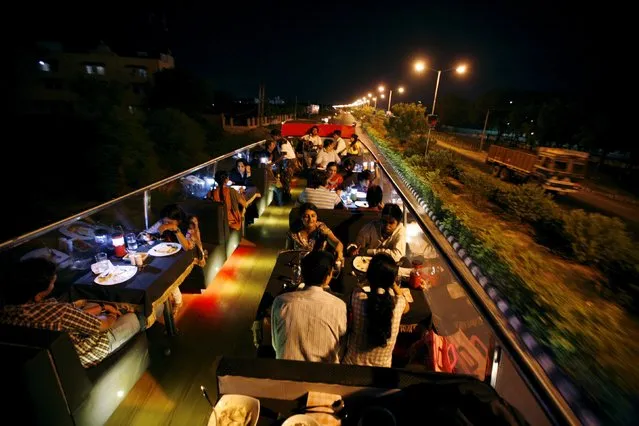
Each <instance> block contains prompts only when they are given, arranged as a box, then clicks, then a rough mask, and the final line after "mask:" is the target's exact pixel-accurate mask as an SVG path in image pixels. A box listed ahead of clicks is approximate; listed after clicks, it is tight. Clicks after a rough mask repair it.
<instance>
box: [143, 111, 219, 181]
mask: <svg viewBox="0 0 639 426" xmlns="http://www.w3.org/2000/svg"><path fill="white" fill-rule="evenodd" d="M146 124H147V129H148V130H149V134H150V136H151V140H152V141H153V142H154V143H155V149H156V152H157V154H158V156H159V158H160V166H161V167H162V168H163V169H165V170H166V171H167V172H169V173H176V172H179V171H182V170H185V169H188V168H190V167H193V166H194V165H196V164H200V163H203V162H204V161H206V160H207V159H208V156H207V154H206V136H205V132H204V130H203V129H202V127H201V126H200V125H199V124H198V123H197V122H196V121H195V120H193V119H192V118H190V117H189V116H187V115H186V114H184V113H183V112H180V111H178V110H175V109H162V110H153V111H150V112H149V114H148V117H147V120H146Z"/></svg>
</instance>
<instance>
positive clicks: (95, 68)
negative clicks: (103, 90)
mask: <svg viewBox="0 0 639 426" xmlns="http://www.w3.org/2000/svg"><path fill="white" fill-rule="evenodd" d="M84 72H86V73H87V74H98V75H104V74H105V73H106V68H105V67H104V65H95V64H86V65H85V66H84Z"/></svg>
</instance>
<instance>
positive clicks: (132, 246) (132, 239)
mask: <svg viewBox="0 0 639 426" xmlns="http://www.w3.org/2000/svg"><path fill="white" fill-rule="evenodd" d="M124 241H126V248H127V249H128V250H129V252H135V251H136V250H137V249H138V238H137V236H136V235H135V234H134V233H133V232H130V233H128V234H126V236H125V238H124Z"/></svg>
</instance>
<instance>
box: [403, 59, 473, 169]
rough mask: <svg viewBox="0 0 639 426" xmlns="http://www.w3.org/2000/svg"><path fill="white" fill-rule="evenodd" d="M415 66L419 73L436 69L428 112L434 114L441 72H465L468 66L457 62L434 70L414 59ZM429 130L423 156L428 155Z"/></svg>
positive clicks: (429, 129)
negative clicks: (451, 65) (430, 105)
mask: <svg viewBox="0 0 639 426" xmlns="http://www.w3.org/2000/svg"><path fill="white" fill-rule="evenodd" d="M414 67H415V71H417V72H419V73H421V72H423V71H425V70H427V69H428V70H430V71H437V83H435V95H434V96H433V107H432V108H431V111H430V114H431V115H434V114H435V105H436V104H437V92H438V91H439V80H440V79H441V76H442V73H443V72H448V71H453V70H454V71H455V72H456V73H457V74H466V71H468V66H467V65H466V64H458V65H457V66H456V67H453V68H448V69H445V70H434V69H432V68H429V67H428V66H426V63H425V62H424V61H421V60H420V61H416V62H415V64H414ZM430 131H431V128H430V126H429V127H428V135H427V136H426V151H425V152H424V156H426V155H428V144H429V142H430Z"/></svg>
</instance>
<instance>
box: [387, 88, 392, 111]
mask: <svg viewBox="0 0 639 426" xmlns="http://www.w3.org/2000/svg"><path fill="white" fill-rule="evenodd" d="M391 99H393V91H392V90H391V91H390V92H388V112H390V106H391Z"/></svg>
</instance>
